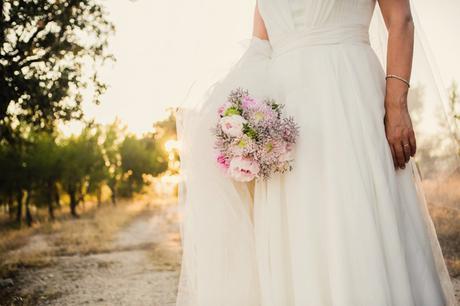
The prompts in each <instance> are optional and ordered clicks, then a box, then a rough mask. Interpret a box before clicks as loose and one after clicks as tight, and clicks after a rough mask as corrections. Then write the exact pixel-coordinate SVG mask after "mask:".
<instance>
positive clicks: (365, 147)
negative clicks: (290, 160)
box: [177, 0, 455, 306]
mask: <svg viewBox="0 0 460 306" xmlns="http://www.w3.org/2000/svg"><path fill="white" fill-rule="evenodd" d="M374 7H375V1H374V0H259V9H260V13H261V15H262V17H263V19H264V21H265V25H266V27H267V30H268V33H269V37H270V43H268V42H265V41H261V40H259V39H257V38H254V39H253V40H252V43H251V46H250V47H249V49H248V51H247V52H246V54H245V55H244V56H243V58H242V59H241V60H240V62H239V63H238V64H237V65H236V66H235V67H234V69H233V70H232V71H231V72H230V73H229V74H228V75H227V76H226V78H225V79H224V80H222V81H221V82H220V83H219V84H217V85H216V86H215V87H214V88H213V89H212V90H211V91H210V95H209V97H207V99H206V102H205V103H204V104H203V105H202V107H201V108H200V109H196V110H194V111H193V112H190V111H189V112H187V111H183V112H182V120H181V121H180V122H181V123H180V124H179V134H180V138H181V141H182V142H183V143H182V146H183V148H184V149H183V152H182V154H181V163H182V171H183V175H184V177H185V182H186V184H185V185H184V186H182V187H183V188H182V194H181V200H182V209H183V210H182V212H183V218H184V219H183V226H182V238H183V249H184V252H183V264H182V272H181V281H180V285H179V292H178V299H177V305H179V306H208V305H209V306H211V305H212V306H218V305H219V306H220V305H222V306H224V305H225V306H259V305H260V306H453V305H455V299H454V296H453V290H452V287H451V283H450V279H449V276H448V274H447V270H446V267H445V264H444V261H443V259H442V254H441V251H440V248H439V244H438V241H437V239H436V234H435V231H434V228H433V225H432V222H431V219H430V217H429V215H428V212H427V210H426V205H425V202H424V198H423V195H422V193H421V191H420V190H419V186H420V185H419V182H418V181H417V178H418V177H417V175H416V173H415V172H414V171H415V170H414V169H415V168H414V166H413V165H412V162H411V163H409V165H408V166H407V167H406V169H405V170H395V169H394V166H393V162H392V156H391V152H390V149H389V146H388V144H387V140H386V137H385V130H384V124H383V117H384V104H383V100H384V92H385V81H384V71H383V69H382V66H381V64H380V62H379V60H378V58H377V56H376V55H375V53H374V51H373V49H372V48H371V46H370V44H369V34H368V29H369V23H370V21H371V18H372V14H373V11H374ZM236 87H243V88H246V89H248V90H249V91H250V93H252V94H253V95H256V96H260V97H268V96H269V97H272V98H274V99H276V100H277V101H278V102H280V103H283V104H285V111H286V113H288V114H290V115H293V116H294V118H295V120H296V122H297V123H298V124H299V125H300V136H299V141H298V144H297V147H296V152H295V154H296V156H295V164H294V169H293V171H292V172H289V173H287V174H283V175H277V176H274V177H273V178H271V179H270V180H269V181H267V182H264V181H258V182H256V183H255V186H253V185H248V184H239V183H234V182H232V181H231V180H230V179H229V178H227V177H225V176H223V175H222V174H221V173H220V170H219V169H218V168H217V167H216V166H215V155H214V151H213V135H212V134H211V133H210V128H211V127H212V126H214V124H215V122H216V120H217V115H216V114H217V108H218V107H219V106H220V105H221V104H222V103H223V102H224V101H225V99H226V97H227V96H228V94H229V92H230V91H231V90H232V89H234V88H236Z"/></svg>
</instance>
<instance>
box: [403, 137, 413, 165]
mask: <svg viewBox="0 0 460 306" xmlns="http://www.w3.org/2000/svg"><path fill="white" fill-rule="evenodd" d="M402 147H403V151H404V163H407V162H408V161H409V159H410V157H411V155H412V149H411V145H410V144H409V141H403V142H402Z"/></svg>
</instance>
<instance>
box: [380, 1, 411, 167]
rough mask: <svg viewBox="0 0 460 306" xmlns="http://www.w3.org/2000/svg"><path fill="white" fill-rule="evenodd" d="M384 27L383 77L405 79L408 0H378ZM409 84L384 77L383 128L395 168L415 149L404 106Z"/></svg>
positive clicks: (408, 49) (407, 72) (408, 45)
mask: <svg viewBox="0 0 460 306" xmlns="http://www.w3.org/2000/svg"><path fill="white" fill-rule="evenodd" d="M379 5H380V8H381V11H382V15H383V18H384V20H385V24H386V26H387V28H388V34H389V38H388V52H387V76H388V75H394V76H397V77H400V78H402V79H404V80H407V81H409V80H410V76H411V70H412V57H413V47H414V24H413V21H412V15H411V11H410V3H409V0H379ZM408 89H409V86H408V85H407V84H405V82H404V81H402V80H400V79H398V78H393V77H391V78H388V79H387V86H386V96H385V111H386V112H385V130H386V135H387V139H388V142H389V144H390V148H391V151H392V154H393V161H394V163H395V167H399V168H404V167H405V164H406V162H408V161H409V158H410V156H414V154H415V151H416V143H415V134H414V130H413V127H412V122H411V119H410V116H409V111H408V108H407V94H408Z"/></svg>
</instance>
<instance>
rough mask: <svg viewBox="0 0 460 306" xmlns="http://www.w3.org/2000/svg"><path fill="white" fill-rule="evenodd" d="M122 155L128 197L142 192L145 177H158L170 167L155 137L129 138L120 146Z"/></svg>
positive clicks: (125, 192) (125, 193)
mask: <svg viewBox="0 0 460 306" xmlns="http://www.w3.org/2000/svg"><path fill="white" fill-rule="evenodd" d="M120 155H121V169H122V171H123V173H124V183H125V185H124V187H125V188H123V191H124V192H123V193H124V195H126V196H131V195H132V194H133V193H134V192H139V191H141V188H142V186H143V185H144V182H145V179H144V176H145V175H152V176H156V175H158V174H160V173H162V172H164V171H166V169H167V167H168V162H167V156H166V154H165V152H164V151H163V150H162V149H161V147H159V146H158V145H157V143H156V142H155V138H154V135H145V136H144V137H142V138H137V137H136V136H134V135H129V136H127V137H126V138H125V139H124V141H123V143H122V144H121V146H120Z"/></svg>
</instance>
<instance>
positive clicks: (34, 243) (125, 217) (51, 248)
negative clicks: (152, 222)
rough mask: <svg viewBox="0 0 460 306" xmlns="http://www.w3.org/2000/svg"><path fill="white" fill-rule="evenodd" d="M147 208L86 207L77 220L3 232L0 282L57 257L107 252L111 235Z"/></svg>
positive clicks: (63, 218)
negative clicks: (1, 279) (22, 269)
mask: <svg viewBox="0 0 460 306" xmlns="http://www.w3.org/2000/svg"><path fill="white" fill-rule="evenodd" d="M148 205H150V201H149V200H148V198H139V199H136V200H134V201H130V202H127V201H124V202H123V201H122V202H120V203H119V204H117V206H115V207H114V206H109V205H104V206H102V207H99V208H97V207H96V206H95V205H86V207H85V212H80V218H78V219H73V218H69V217H68V215H67V214H62V215H61V214H60V216H59V217H58V218H57V219H56V221H54V222H42V223H36V224H35V225H34V227H32V228H25V227H24V228H21V229H15V228H9V229H4V230H3V231H2V232H1V236H0V278H2V277H11V276H14V274H15V272H16V271H17V270H18V269H20V268H40V267H45V266H48V265H50V264H53V262H55V260H56V256H63V255H68V256H70V255H77V254H82V255H85V254H91V253H100V252H106V251H109V249H110V243H111V242H112V239H113V237H114V234H115V233H117V232H118V230H119V229H120V228H121V227H123V226H125V225H126V224H128V223H129V222H130V221H131V220H132V219H133V218H134V217H136V216H137V215H139V214H140V213H141V212H142V211H143V210H144V209H146V207H148Z"/></svg>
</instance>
